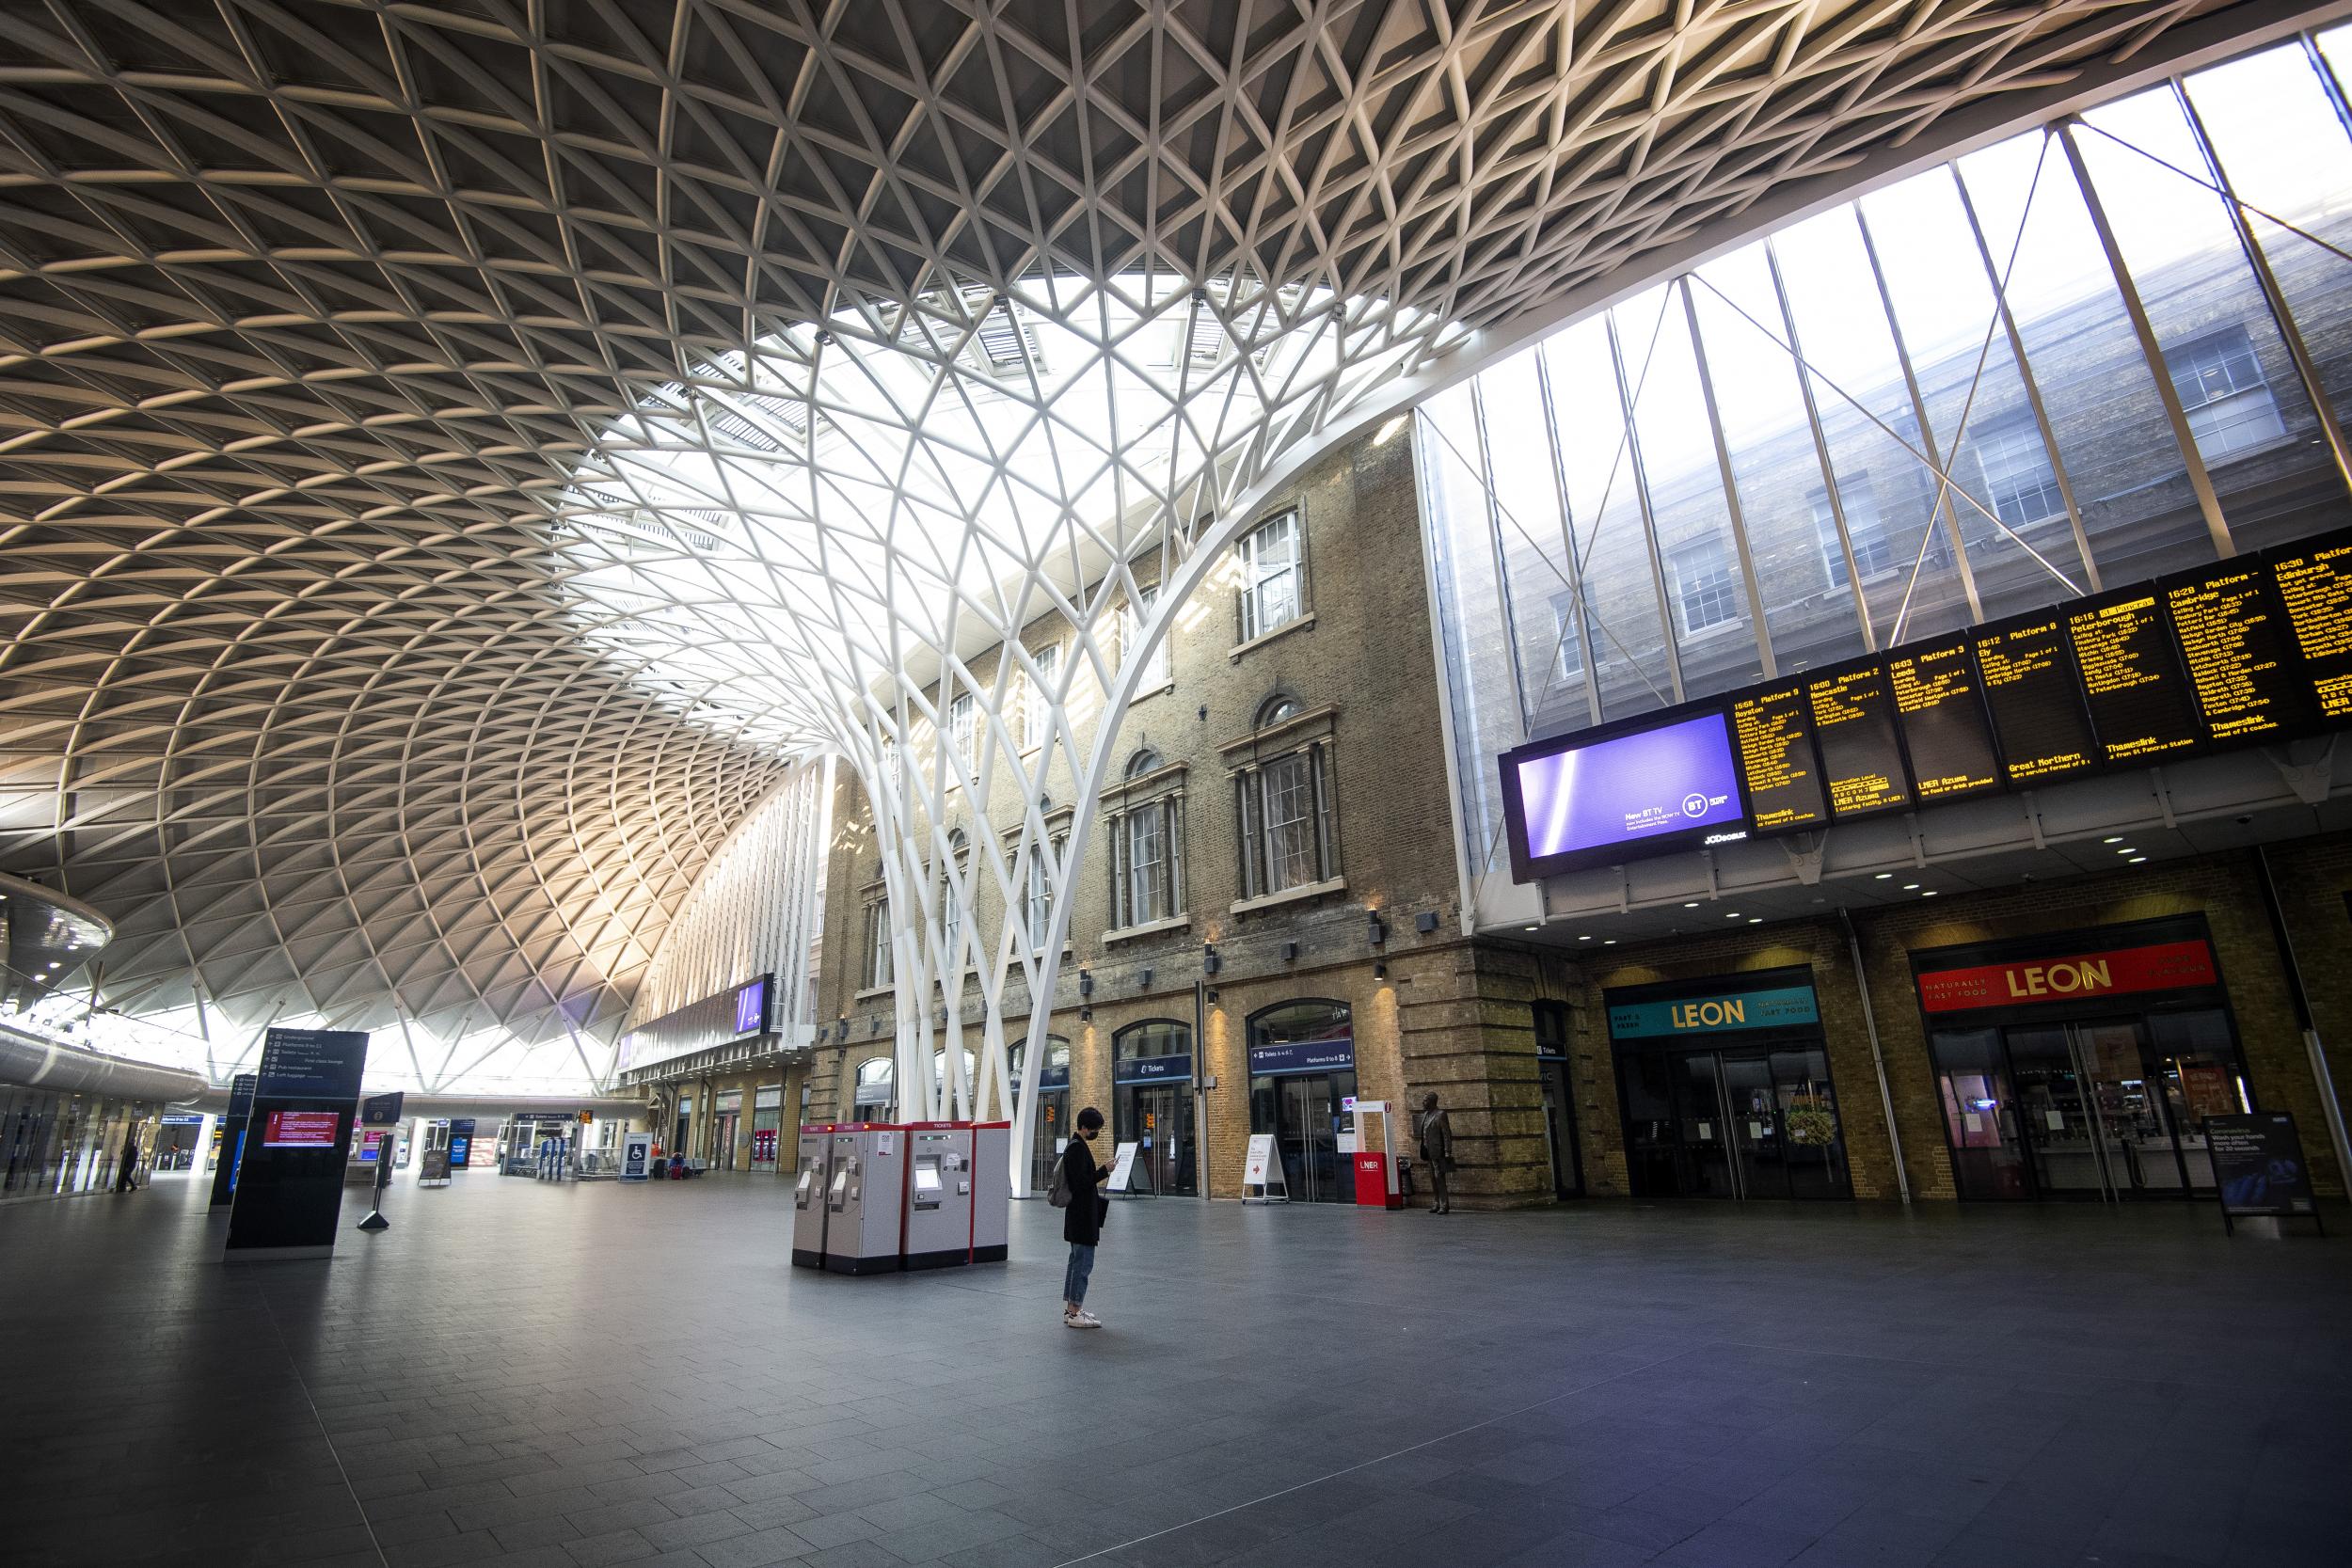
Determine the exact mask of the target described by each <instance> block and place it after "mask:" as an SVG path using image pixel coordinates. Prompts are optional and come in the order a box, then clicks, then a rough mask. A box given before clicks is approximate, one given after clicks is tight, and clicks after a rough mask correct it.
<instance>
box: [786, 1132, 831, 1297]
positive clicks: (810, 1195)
mask: <svg viewBox="0 0 2352 1568" xmlns="http://www.w3.org/2000/svg"><path fill="white" fill-rule="evenodd" d="M833 1131H834V1130H833V1123H831V1122H818V1123H815V1124H814V1125H811V1126H806V1127H803V1128H802V1129H801V1153H800V1169H799V1170H798V1171H797V1172H796V1173H795V1174H794V1176H793V1178H792V1262H793V1265H794V1267H796V1268H803V1269H821V1268H823V1267H824V1266H825V1212H826V1211H825V1189H826V1187H827V1186H828V1185H829V1184H830V1178H831V1177H832V1175H833Z"/></svg>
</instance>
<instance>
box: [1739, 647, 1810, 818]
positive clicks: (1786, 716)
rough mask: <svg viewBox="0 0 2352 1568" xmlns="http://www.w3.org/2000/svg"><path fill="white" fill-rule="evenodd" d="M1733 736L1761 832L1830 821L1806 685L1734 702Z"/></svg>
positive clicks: (1758, 693)
mask: <svg viewBox="0 0 2352 1568" xmlns="http://www.w3.org/2000/svg"><path fill="white" fill-rule="evenodd" d="M1731 739H1732V744H1733V746H1735V747H1736V748H1737V749H1738V751H1739V752H1740V776H1741V777H1742V778H1743V779H1745V780H1746V781H1747V785H1748V814H1749V816H1750V818H1751V819H1752V820H1753V821H1754V823H1755V826H1756V832H1761V833H1778V832H1792V831H1794V830H1796V829H1799V828H1818V827H1820V825H1821V824H1822V823H1824V822H1827V821H1828V820H1829V798H1828V797H1827V796H1825V795H1823V794H1822V793H1821V768H1820V763H1819V762H1818V761H1817V760H1816V759H1815V758H1814V755H1813V723H1812V720H1811V717H1810V715H1809V714H1808V713H1807V712H1806V709H1805V703H1804V687H1803V686H1802V685H1800V684H1798V683H1796V682H1793V681H1792V682H1790V683H1789V684H1788V685H1787V686H1777V687H1772V688H1770V689H1766V690H1762V691H1756V692H1753V693H1751V694H1750V695H1748V696H1745V697H1742V698H1740V700H1739V701H1737V702H1735V703H1733V704H1732V705H1731Z"/></svg>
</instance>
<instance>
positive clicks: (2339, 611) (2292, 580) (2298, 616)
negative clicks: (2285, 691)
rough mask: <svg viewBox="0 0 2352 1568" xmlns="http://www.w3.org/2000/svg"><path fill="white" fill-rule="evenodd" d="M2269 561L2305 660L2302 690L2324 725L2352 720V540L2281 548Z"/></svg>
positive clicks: (2342, 537) (2333, 537) (2334, 538)
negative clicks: (2307, 693)
mask: <svg viewBox="0 0 2352 1568" xmlns="http://www.w3.org/2000/svg"><path fill="white" fill-rule="evenodd" d="M2266 559H2267V560H2268V562H2269V563H2270V573H2271V578H2272V580H2274V581H2275V582H2276V583H2277V584H2278V585H2279V598H2280V603H2282V604H2283V605H2284V606H2285V607H2286V612H2287V619H2288V621H2289V623H2290V624H2291V625H2292V626H2293V627H2294V629H2295V641H2296V651H2297V652H2298V653H2300V654H2301V655H2302V658H2303V668H2302V671H2301V681H2302V689H2303V690H2305V691H2307V692H2309V693H2310V695H2311V700H2312V704H2313V705H2314V706H2315V707H2316V708H2317V709H2318V712H2319V718H2320V720H2321V721H2322V722H2324V723H2328V724H2341V723H2343V722H2344V721H2346V720H2352V534H2343V533H2337V534H2330V535H2328V537H2326V538H2324V539H2312V540H2305V541H2304V542H2302V543H2301V544H2299V545H2287V546H2280V548H2278V549H2275V550H2272V551H2270V552H2269V554H2268V556H2267V558H2266Z"/></svg>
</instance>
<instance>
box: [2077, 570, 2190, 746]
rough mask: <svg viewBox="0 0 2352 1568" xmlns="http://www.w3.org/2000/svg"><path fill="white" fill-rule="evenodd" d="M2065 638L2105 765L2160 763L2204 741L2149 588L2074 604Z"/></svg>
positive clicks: (2161, 614)
mask: <svg viewBox="0 0 2352 1568" xmlns="http://www.w3.org/2000/svg"><path fill="white" fill-rule="evenodd" d="M2066 634H2067V637H2068V639H2069V640H2070V641H2072V642H2073V643H2074V668H2075V670H2076V672H2077V673H2080V674H2081V676H2082V682H2083V697H2084V699H2085V700H2086V702H2087V704H2088V705H2089V706H2090V727H2091V730H2092V731H2093V732H2094V733H2095V734H2096V735H2097V736H2098V737H2099V749H2100V752H2101V754H2102V755H2103V756H2104V757H2105V758H2106V761H2107V762H2109V763H2111V764H2122V763H2141V762H2161V761H2163V760H2164V759H2165V758H2167V757H2174V756H2179V755H2180V754H2181V753H2183V752H2190V751H2194V750H2195V749H2196V748H2197V746H2198V744H2199V743H2200V742H2201V741H2202V740H2203V739H2204V738H2205V735H2204V726H2203V725H2202V724H2201V722H2200V721H2198V718H2197V709H2196V705H2195V704H2194V703H2192V702H2191V701H2190V699H2189V694H2188V677H2187V675H2185V673H2182V670H2181V660H2180V656H2179V654H2178V653H2177V652H2176V650H2175V649H2174V647H2173V644H2172V633H2171V627H2170V626H2168V625H2167V624H2166V622H2165V618H2164V605H2163V603H2162V601H2161V600H2159V599H2158V598H2157V596H2156V591H2155V588H2154V586H2153V585H2152V584H2143V585H2141V586H2139V587H2136V588H2125V589H2122V590H2121V591H2119V592H2117V593H2113V594H2100V595H2099V596H2098V597H2096V598H2092V599H2078V600H2076V601H2075V602H2074V604H2072V605H2070V606H2068V607H2067V615H2066Z"/></svg>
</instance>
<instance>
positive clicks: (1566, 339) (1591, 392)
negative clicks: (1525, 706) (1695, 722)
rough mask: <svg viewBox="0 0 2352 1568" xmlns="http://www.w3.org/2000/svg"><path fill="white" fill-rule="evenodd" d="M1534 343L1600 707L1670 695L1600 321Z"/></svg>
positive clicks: (1661, 630)
mask: <svg viewBox="0 0 2352 1568" xmlns="http://www.w3.org/2000/svg"><path fill="white" fill-rule="evenodd" d="M1540 352H1541V353H1542V355H1543V356H1544V374H1545V380H1546V382H1547V384H1548V385H1549V388H1550V390H1551V412H1552V419H1553V421H1554V424H1553V428H1554V431H1555V432H1556V434H1557V436H1558V438H1559V442H1560V452H1561V467H1562V469H1563V471H1564V472H1565V475H1566V479H1567V495H1568V525H1569V527H1570V528H1571V529H1572V530H1573V531H1574V538H1575V549H1576V554H1577V558H1578V559H1579V560H1580V561H1581V562H1583V564H1584V605H1585V608H1586V609H1587V610H1589V611H1590V612H1591V614H1592V625H1591V628H1590V631H1589V636H1588V641H1587V645H1588V647H1589V650H1590V655H1591V658H1590V662H1591V665H1592V669H1593V678H1594V680H1595V681H1596V682H1597V685H1598V686H1599V688H1600V711H1601V717H1602V718H1603V719H1621V718H1624V717H1626V716H1627V715H1629V714H1635V713H1646V712H1648V711H1649V710H1651V709H1652V708H1661V707H1664V706H1666V705H1669V704H1671V703H1673V702H1674V701H1675V690H1674V680H1673V674H1672V672H1671V670H1670V668H1669V667H1668V664H1667V661H1666V632H1665V627H1664V626H1663V625H1662V624H1661V621H1660V619H1659V610H1658V587H1657V581H1656V578H1655V576H1654V575H1653V572H1652V569H1651V563H1650V553H1649V533H1648V530H1647V528H1646V527H1645V524H1644V522H1643V518H1642V499H1641V495H1640V485H1639V483H1638V481H1637V479H1636V477H1635V476H1636V468H1637V465H1636V464H1635V462H1634V451H1633V447H1632V443H1631V442H1630V441H1629V440H1628V439H1627V438H1626V426H1625V416H1624V412H1623V407H1622V404H1620V402H1619V399H1618V395H1617V371H1616V366H1615V363H1614V361H1613V359H1612V358H1611V356H1610V353H1609V329H1608V326H1607V325H1606V323H1605V322H1604V321H1603V320H1602V319H1601V318H1599V317H1594V318H1592V319H1590V320H1587V321H1583V322H1580V323H1578V324H1577V325H1574V326H1571V327H1569V328H1567V329H1566V330H1565V331H1564V332H1561V333H1558V334H1556V335H1555V336H1553V337H1552V338H1551V339H1550V340H1549V341H1548V342H1546V343H1545V344H1544V345H1543V347H1542V349H1541V351H1540Z"/></svg>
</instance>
